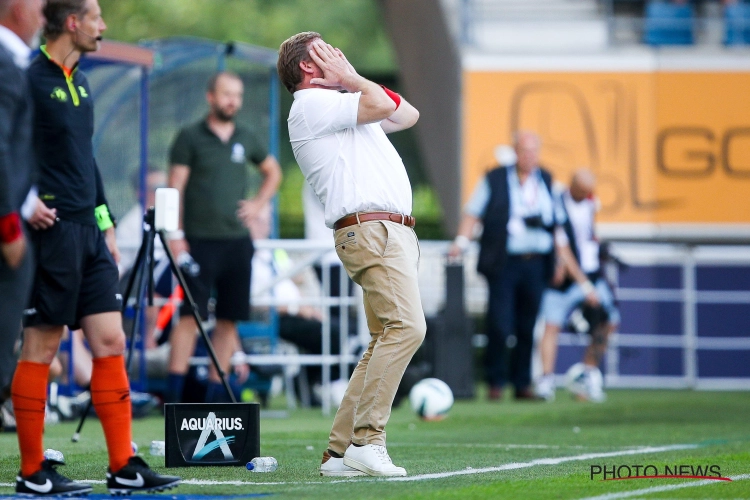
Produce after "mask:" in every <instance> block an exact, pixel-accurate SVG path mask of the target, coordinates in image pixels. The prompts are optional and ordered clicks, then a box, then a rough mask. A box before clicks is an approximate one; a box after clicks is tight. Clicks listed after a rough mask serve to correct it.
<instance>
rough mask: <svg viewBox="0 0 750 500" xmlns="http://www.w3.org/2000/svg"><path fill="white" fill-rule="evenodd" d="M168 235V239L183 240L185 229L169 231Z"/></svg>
mask: <svg viewBox="0 0 750 500" xmlns="http://www.w3.org/2000/svg"><path fill="white" fill-rule="evenodd" d="M168 236H169V239H170V240H184V239H185V231H183V230H182V229H178V230H176V231H170V232H169V235H168Z"/></svg>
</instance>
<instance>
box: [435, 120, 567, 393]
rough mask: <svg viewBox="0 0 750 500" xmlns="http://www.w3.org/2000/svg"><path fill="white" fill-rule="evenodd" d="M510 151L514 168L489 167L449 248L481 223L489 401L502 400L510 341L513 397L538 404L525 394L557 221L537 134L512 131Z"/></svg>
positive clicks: (457, 248)
mask: <svg viewBox="0 0 750 500" xmlns="http://www.w3.org/2000/svg"><path fill="white" fill-rule="evenodd" d="M514 146H515V149H516V155H517V158H518V160H517V164H516V165H515V166H511V167H499V168H496V169H494V170H491V171H490V172H488V173H487V175H486V176H485V178H484V179H483V180H482V181H481V182H480V183H479V184H478V185H477V187H476V189H475V190H474V194H473V195H472V197H471V199H470V200H469V202H468V203H467V204H466V206H465V208H464V215H463V217H462V219H461V222H460V225H459V228H458V235H457V236H456V239H455V241H454V243H453V245H452V246H451V248H450V251H449V255H450V256H451V257H458V256H460V255H461V254H462V252H463V251H464V250H466V248H468V246H469V241H470V238H471V237H472V235H473V234H474V228H475V226H476V225H477V224H478V223H479V222H480V221H481V222H482V224H483V226H484V230H483V232H482V237H481V240H480V253H479V262H478V264H477V270H478V271H479V272H480V273H481V274H483V275H484V276H485V277H486V278H487V284H488V286H489V299H488V305H487V340H488V343H487V348H486V369H487V381H488V383H489V399H491V400H498V399H500V398H501V397H502V389H503V387H504V386H505V382H506V380H507V379H506V376H507V375H506V371H508V370H506V347H507V345H508V340H509V339H510V338H511V337H514V338H515V348H514V349H513V353H512V358H511V360H510V367H509V372H510V374H509V375H510V377H509V378H510V382H511V383H512V384H513V385H514V387H515V397H516V399H521V400H534V399H536V396H535V394H534V393H533V391H532V390H531V350H532V347H533V343H534V324H535V322H536V317H537V313H538V312H539V304H540V302H541V299H542V293H543V292H544V289H545V287H546V286H547V283H549V281H550V279H551V277H552V271H553V268H554V258H555V248H554V242H553V238H552V230H553V228H554V226H555V225H556V224H559V223H560V222H561V220H562V214H561V213H560V210H559V208H557V207H555V204H554V203H553V197H552V192H551V185H552V176H551V175H550V173H549V172H547V171H546V170H544V169H542V168H540V167H539V166H538V164H539V150H540V147H541V140H540V138H539V136H538V135H536V134H535V133H533V132H525V131H524V132H518V133H517V134H516V136H515V142H514ZM511 345H512V343H511Z"/></svg>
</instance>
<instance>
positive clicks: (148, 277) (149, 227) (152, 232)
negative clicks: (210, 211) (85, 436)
mask: <svg viewBox="0 0 750 500" xmlns="http://www.w3.org/2000/svg"><path fill="white" fill-rule="evenodd" d="M154 214H155V210H154V207H149V209H148V210H147V211H146V214H145V215H144V217H143V240H142V241H141V247H140V248H139V249H138V256H137V257H136V259H135V264H133V269H132V271H131V274H130V277H129V278H128V284H127V286H126V287H125V293H124V294H123V296H122V310H123V312H125V309H127V307H128V299H129V298H130V295H131V293H132V291H133V288H134V286H135V282H136V280H137V281H138V290H137V294H136V296H135V305H134V306H133V312H134V316H133V324H132V326H131V328H130V336H129V342H128V356H127V361H126V363H125V367H126V370H127V372H128V373H130V366H131V363H132V361H133V350H134V347H135V332H136V331H137V330H138V326H139V324H140V320H141V317H142V314H141V309H142V307H143V300H144V298H145V297H146V294H147V293H148V305H149V306H152V305H153V304H154V265H155V263H156V262H155V261H154V247H155V245H154V243H155V240H156V236H157V234H158V235H159V239H160V240H161V244H162V246H163V247H164V252H165V253H166V255H167V259H168V260H169V267H170V269H171V270H172V273H174V275H175V276H176V277H177V282H178V283H179V285H180V286H181V287H182V290H183V293H184V297H185V298H184V300H186V301H187V302H188V304H189V305H190V310H191V312H192V314H193V318H194V319H195V322H196V324H197V325H198V330H199V331H200V334H201V337H202V338H203V341H204V342H205V344H206V350H207V351H208V355H209V357H210V358H211V362H212V363H213V365H214V367H215V368H216V371H217V373H218V374H219V377H221V382H222V384H223V385H224V390H226V392H227V395H228V396H229V399H230V401H231V402H232V403H236V402H237V399H236V398H235V397H234V393H233V392H232V389H231V387H229V382H228V381H227V377H226V374H225V373H224V371H223V370H222V369H221V366H220V365H219V360H218V359H217V357H216V351H214V348H213V344H211V339H210V338H209V337H208V334H207V333H206V330H205V329H204V328H203V322H202V321H201V317H200V313H199V312H198V305H197V304H196V303H195V300H193V296H192V295H191V294H190V290H189V289H188V286H187V283H186V282H185V276H184V275H183V273H182V269H181V268H180V267H179V266H178V265H177V263H176V261H175V258H174V255H172V251H171V250H170V249H169V244H168V241H167V236H166V234H165V232H164V230H157V229H156V226H155V224H154V219H155V215H154ZM91 406H92V399H91V398H89V401H88V404H87V406H86V410H85V411H84V412H83V414H82V415H81V420H80V421H79V422H78V427H77V428H76V431H75V433H74V434H73V437H72V438H71V439H72V441H73V442H74V443H76V442H78V440H79V438H80V434H81V429H82V428H83V424H84V422H85V421H86V417H87V416H88V414H89V411H90V410H91Z"/></svg>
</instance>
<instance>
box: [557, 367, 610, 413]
mask: <svg viewBox="0 0 750 500" xmlns="http://www.w3.org/2000/svg"><path fill="white" fill-rule="evenodd" d="M565 386H566V387H567V388H568V390H569V391H570V392H571V393H572V394H573V396H574V397H575V398H576V399H578V400H580V401H593V402H595V403H601V402H603V401H604V400H605V399H606V398H607V396H606V394H604V391H603V390H602V388H603V387H604V377H603V376H602V372H601V371H600V370H599V369H598V368H587V367H586V365H584V364H583V363H576V364H574V365H573V366H571V367H570V368H569V369H568V371H567V372H566V373H565Z"/></svg>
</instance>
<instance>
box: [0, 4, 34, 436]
mask: <svg viewBox="0 0 750 500" xmlns="http://www.w3.org/2000/svg"><path fill="white" fill-rule="evenodd" d="M42 5H43V2H42V0H0V75H2V78H0V405H3V403H4V401H5V400H6V399H8V398H9V397H10V381H11V379H12V376H13V371H14V369H15V367H16V359H15V354H14V347H15V344H16V341H17V339H18V335H19V333H21V316H22V312H23V308H24V306H25V305H26V301H27V300H28V293H29V287H30V286H31V278H32V273H33V259H32V257H31V252H30V251H29V250H28V249H27V246H28V242H27V239H26V236H25V234H24V231H23V227H22V223H21V219H22V218H23V214H22V212H23V211H24V208H25V209H26V210H27V211H29V212H31V211H32V210H33V208H34V206H35V203H36V197H35V196H32V203H31V205H30V207H29V206H27V204H26V203H24V200H25V199H26V198H28V196H27V195H28V193H29V190H30V188H31V185H32V182H33V176H34V171H35V163H34V154H33V151H32V129H31V122H32V107H33V104H32V102H31V95H30V94H29V89H28V83H27V80H26V74H25V69H26V67H27V66H28V64H29V56H30V55H31V48H30V46H31V45H33V44H34V40H35V39H37V38H38V34H39V31H40V30H41V29H42V27H43V25H44V15H43V14H42ZM29 216H30V214H28V215H27V216H26V217H25V218H29ZM2 408H3V410H2V414H1V416H0V428H1V427H3V426H5V425H9V422H6V420H11V419H12V413H11V412H9V411H8V409H7V408H6V407H5V406H3V407H2ZM12 426H15V419H13V422H12Z"/></svg>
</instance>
